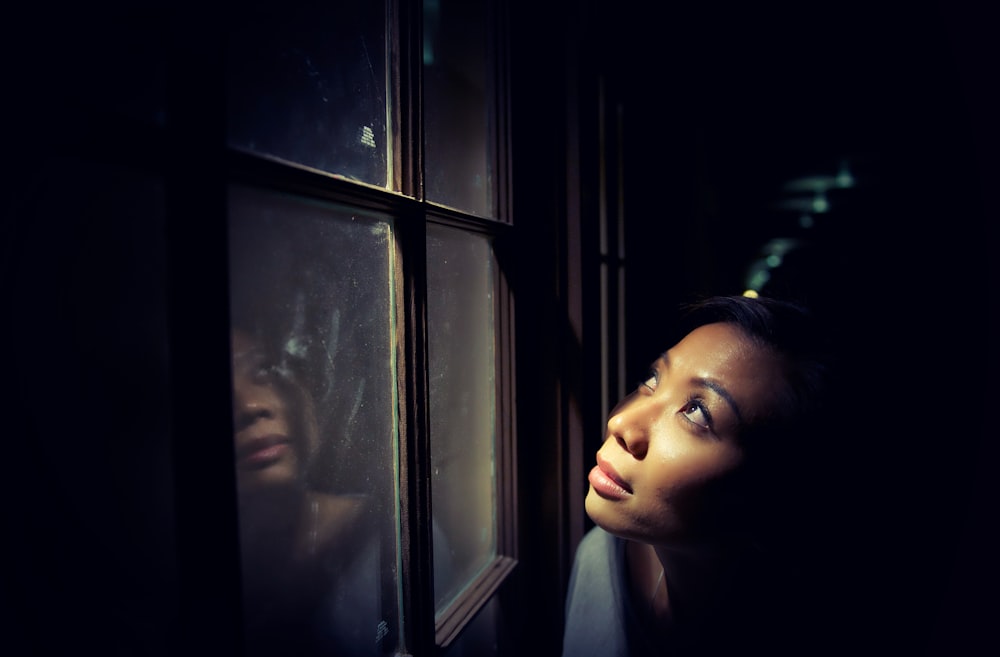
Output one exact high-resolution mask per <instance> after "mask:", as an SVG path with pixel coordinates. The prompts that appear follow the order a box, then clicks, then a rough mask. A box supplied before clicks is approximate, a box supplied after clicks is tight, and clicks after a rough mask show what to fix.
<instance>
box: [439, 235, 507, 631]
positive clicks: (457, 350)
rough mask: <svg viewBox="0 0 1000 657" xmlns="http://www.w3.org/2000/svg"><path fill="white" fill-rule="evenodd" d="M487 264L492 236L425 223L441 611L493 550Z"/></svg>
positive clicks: (489, 278) (489, 284) (490, 285)
mask: <svg viewBox="0 0 1000 657" xmlns="http://www.w3.org/2000/svg"><path fill="white" fill-rule="evenodd" d="M492 263H493V256H492V248H491V244H490V240H489V238H487V237H485V236H483V235H476V234H471V233H467V232H463V231H459V230H456V229H453V228H445V227H443V226H438V225H435V224H431V225H429V226H428V229H427V296H428V298H427V317H428V341H429V345H428V349H429V355H430V371H429V374H430V404H431V406H430V426H431V468H432V470H431V471H432V477H433V478H432V481H431V490H432V503H433V519H434V525H435V532H434V599H435V605H436V608H437V610H438V611H440V610H441V609H442V608H443V607H444V606H445V605H447V604H448V603H449V602H450V601H451V600H452V599H454V597H455V596H456V595H458V594H459V593H461V591H462V589H463V588H464V587H465V586H466V585H467V584H468V583H469V582H470V580H471V579H472V578H474V577H475V576H476V575H477V574H478V573H479V571H480V570H482V568H483V567H484V566H486V565H487V564H488V563H490V561H491V560H492V558H493V556H494V555H495V554H496V520H495V513H494V507H495V504H496V499H495V493H494V491H495V485H494V470H493V462H494V461H493V456H494V451H493V445H494V435H495V432H494V400H495V394H496V393H495V385H494V380H495V377H494V369H495V368H494V358H493V336H494V331H493V273H492V270H493V265H492Z"/></svg>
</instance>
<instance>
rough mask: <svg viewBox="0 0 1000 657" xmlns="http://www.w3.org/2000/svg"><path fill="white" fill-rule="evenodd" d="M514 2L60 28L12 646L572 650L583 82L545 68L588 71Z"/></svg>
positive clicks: (30, 357)
mask: <svg viewBox="0 0 1000 657" xmlns="http://www.w3.org/2000/svg"><path fill="white" fill-rule="evenodd" d="M113 4H115V3H113ZM507 5H508V2H506V0H478V1H475V2H466V1H459V0H441V1H439V2H434V1H433V0H426V1H424V0H412V1H404V2H398V1H396V0H387V1H386V2H384V3H379V2H354V3H348V2H336V1H334V2H312V1H307V0H291V1H290V2H280V3H279V2H273V1H271V2H250V3H243V4H241V5H240V6H239V8H238V9H239V11H236V10H235V6H230V7H229V8H228V9H227V12H225V13H223V12H212V11H210V10H209V9H208V8H206V9H204V10H203V11H202V10H200V11H199V12H198V13H197V15H190V14H187V13H185V12H183V11H182V10H181V9H175V8H168V7H166V6H165V5H162V3H153V4H152V5H150V4H148V3H147V4H145V5H142V6H134V7H129V8H117V7H109V8H107V9H102V8H95V7H79V8H74V9H67V10H66V13H60V14H59V15H58V17H59V18H60V19H61V18H65V20H58V21H57V20H56V16H55V14H52V12H51V11H49V9H50V8H46V9H38V10H37V11H35V10H31V11H28V12H27V13H28V16H27V17H26V18H25V19H24V21H23V22H21V23H19V27H18V29H19V31H21V32H23V33H24V34H25V35H30V36H31V37H32V39H33V41H32V39H29V41H31V42H34V43H36V44H37V45H38V47H37V48H36V49H35V50H36V51H37V52H35V54H36V55H37V56H36V57H31V58H28V59H25V58H24V57H23V52H21V51H20V50H18V51H17V52H15V51H14V50H13V45H12V51H11V53H10V55H11V56H10V57H7V58H5V60H4V61H5V62H7V63H8V64H9V65H10V68H11V71H10V73H11V75H10V76H8V80H9V81H10V82H11V84H10V87H9V89H10V91H11V93H10V96H11V103H10V105H11V106H12V108H13V109H14V113H13V118H11V119H10V125H11V126H12V128H13V129H12V151H11V153H10V154H11V156H12V161H13V162H16V163H17V164H16V167H15V169H16V171H15V174H14V177H12V178H11V179H10V181H9V182H11V184H10V186H9V187H10V190H11V194H10V195H9V196H8V200H7V204H6V205H5V209H10V210H12V212H11V216H12V217H14V218H15V219H16V220H15V221H13V222H11V223H10V232H9V233H5V235H9V236H10V237H11V238H12V239H10V240H9V241H4V245H5V246H7V245H10V246H9V248H7V249H5V255H6V256H9V257H5V258H3V261H4V266H5V267H8V266H9V272H10V274H11V275H10V276H9V277H6V276H5V280H10V281H12V292H11V294H10V297H9V299H10V310H11V316H12V317H17V318H18V321H16V322H7V323H5V327H4V329H5V330H6V331H9V334H8V340H7V344H11V345H17V347H16V349H15V352H16V353H14V354H13V356H12V362H13V364H14V373H13V375H12V377H11V378H12V380H15V381H17V382H18V383H17V384H16V385H15V388H16V391H15V393H16V394H15V395H14V396H13V399H12V407H14V408H17V409H19V411H20V412H18V413H16V414H15V415H16V417H13V418H11V423H12V424H13V428H12V429H11V435H19V436H23V437H24V439H23V440H12V441H10V442H11V443H12V445H11V446H10V450H11V451H10V454H11V455H12V456H13V462H16V463H17V464H18V467H17V468H15V470H16V472H12V473H10V476H8V477H7V478H5V484H7V485H9V486H11V490H10V495H9V497H10V498H11V499H20V500H24V504H18V505H9V506H8V508H7V511H6V513H9V514H10V515H11V516H12V518H11V522H10V523H8V524H9V525H10V526H12V527H14V528H15V529H16V531H14V532H13V533H14V534H15V535H16V538H17V540H15V541H13V545H11V550H12V551H13V557H14V558H13V560H12V563H13V562H16V563H17V564H18V567H17V568H15V569H10V572H8V573H7V575H8V578H7V579H5V581H7V582H9V583H10V587H9V588H10V590H11V591H13V594H12V595H13V597H14V599H16V600H18V601H23V604H19V605H16V606H17V608H18V612H17V613H18V614H21V615H19V616H18V617H17V618H16V619H15V621H14V622H13V623H12V626H15V627H14V628H13V630H12V631H14V632H15V633H17V632H20V633H21V634H20V635H18V636H15V637H13V638H12V642H16V640H17V639H18V638H25V639H28V640H29V641H30V642H31V643H32V644H33V645H35V646H37V652H40V653H46V654H68V653H72V652H76V651H78V650H79V648H80V646H81V645H91V644H93V645H103V646H106V647H108V648H109V649H110V650H111V651H112V652H121V653H129V654H134V653H142V654H162V653H184V654H208V655H220V654H240V653H242V654H245V655H262V654H268V653H271V654H273V653H281V654H298V655H307V654H310V652H312V650H313V649H316V650H319V651H321V652H323V651H325V652H327V653H330V654H332V653H333V652H334V650H333V648H334V647H338V646H343V645H348V646H351V647H352V648H356V650H354V651H353V653H354V654H372V655H396V654H399V655H412V656H413V657H426V656H431V655H441V656H447V657H457V656H461V657H465V656H467V655H477V657H478V656H480V655H482V656H489V655H496V656H498V657H499V656H500V655H511V654H521V653H522V652H523V650H522V649H523V648H525V647H527V646H529V645H531V646H532V647H536V641H537V640H538V639H537V637H538V636H539V631H540V632H541V634H542V635H543V636H544V637H545V639H544V643H543V644H542V645H541V646H538V647H539V649H540V650H541V651H542V652H545V653H551V652H553V651H552V650H551V649H550V648H551V646H552V645H553V643H555V640H557V637H558V634H559V617H560V616H561V614H560V613H559V606H560V605H559V603H560V601H561V590H560V589H561V586H562V583H563V582H562V581H561V580H562V579H563V578H564V577H565V575H566V570H567V568H566V564H565V561H566V559H564V558H563V557H562V556H560V554H559V551H560V550H562V549H563V548H564V547H565V546H566V545H567V544H568V540H567V539H566V537H565V534H563V533H561V532H562V529H563V528H564V527H565V525H567V524H568V522H571V521H568V520H567V516H568V515H572V514H568V513H567V512H566V510H565V509H564V508H563V503H564V500H565V495H564V493H563V490H564V489H566V488H567V485H566V483H565V482H564V481H562V480H561V479H560V478H559V473H560V466H559V464H560V463H561V462H563V454H564V452H565V449H566V448H565V445H566V443H568V442H569V438H568V434H569V433H570V432H571V431H572V430H573V429H572V427H570V428H569V429H567V428H566V427H567V426H570V424H572V423H567V424H566V425H560V424H559V423H560V422H561V421H562V416H560V417H557V414H558V413H560V412H562V411H563V410H566V409H568V408H569V407H570V406H571V405H572V403H573V401H572V400H569V399H568V397H567V398H565V399H562V400H560V402H559V403H560V404H562V406H560V407H559V408H556V407H557V403H556V399H555V398H556V397H557V393H556V391H557V390H561V388H559V387H558V385H557V380H558V379H559V378H560V371H559V369H560V367H561V365H560V362H561V360H562V359H563V355H564V354H563V353H562V351H560V350H559V349H553V348H551V347H552V346H553V345H558V346H560V347H561V346H562V345H563V344H569V341H568V340H564V338H566V337H567V334H568V332H569V331H568V330H567V327H568V326H569V324H568V323H567V322H566V321H565V319H566V318H565V317H564V316H563V315H562V313H563V311H564V306H563V305H562V304H564V303H569V302H568V301H567V302H564V301H563V299H562V298H558V299H554V296H555V295H556V294H557V292H556V291H555V290H556V286H553V285H549V284H548V283H550V282H552V281H554V280H556V279H557V278H558V279H559V281H560V285H562V286H563V287H562V288H559V289H560V290H562V289H564V288H565V286H564V285H563V283H564V282H565V277H563V276H561V274H562V273H563V271H562V268H563V266H564V263H565V259H564V252H563V251H562V250H561V249H562V245H561V244H559V243H558V241H557V240H556V239H553V238H552V236H553V235H555V234H556V233H558V232H560V231H564V232H565V229H564V226H562V225H561V223H560V222H561V221H562V218H563V217H564V213H563V211H562V208H561V207H559V203H557V200H558V199H559V196H560V193H562V192H563V191H564V190H563V189H562V188H561V183H562V180H561V178H560V176H561V174H560V173H558V172H560V171H561V170H566V169H567V168H568V167H566V166H565V162H560V160H559V158H560V157H561V156H562V152H561V150H562V149H561V145H560V144H559V143H557V142H551V143H550V142H549V138H550V137H551V136H553V135H555V134H557V133H558V131H554V130H553V129H552V127H551V126H553V125H561V124H562V114H563V109H562V108H563V106H564V105H565V99H564V98H563V97H562V93H563V91H562V90H561V88H560V87H559V86H558V85H556V86H555V87H554V88H555V89H556V91H554V92H550V90H549V87H550V84H549V83H550V81H551V80H550V79H549V78H550V76H552V75H554V76H555V79H559V78H560V76H561V74H562V69H561V68H559V67H557V68H556V69H555V70H548V69H546V68H545V67H539V66H537V61H551V62H559V61H560V60H559V55H560V52H561V48H562V47H563V45H564V44H563V43H562V42H560V41H558V40H556V41H551V42H550V41H547V40H546V39H543V38H539V35H543V34H548V32H549V31H550V29H549V28H550V26H549V25H548V24H547V23H546V22H544V21H540V20H531V21H508V20H507V18H506V15H507V12H508V11H509V10H512V9H514V8H515V7H516V8H517V9H518V10H520V11H523V12H524V13H525V14H532V15H533V13H534V12H533V9H532V8H529V7H520V6H519V5H517V3H510V8H508V6H507ZM50 14H52V15H50ZM82 24H87V25H88V26H89V27H88V30H86V31H80V30H79V29H78V26H79V25H82ZM511 26H516V27H517V29H518V30H525V31H526V32H527V35H528V37H529V40H528V43H531V44H532V45H531V47H530V48H527V47H525V48H522V49H520V55H519V56H520V59H519V60H518V66H519V67H520V68H521V70H523V71H526V72H527V73H528V75H527V76H522V77H521V78H520V79H521V80H522V82H521V84H522V85H523V86H524V88H525V90H526V91H527V93H522V94H520V101H519V103H520V104H521V105H520V107H521V111H522V114H523V115H524V116H527V117H530V120H528V121H524V122H522V123H521V132H522V133H523V134H524V135H525V136H524V137H523V139H524V140H525V144H526V145H527V147H526V148H524V149H522V152H523V153H525V156H524V157H523V158H522V162H524V163H525V165H523V166H522V167H520V174H519V175H520V176H521V181H522V185H521V188H520V189H521V190H524V191H522V192H519V194H523V196H524V198H525V199H526V200H527V201H530V202H526V203H524V204H523V206H522V207H523V208H524V210H523V211H522V215H518V217H517V221H515V216H514V213H513V207H514V204H513V201H512V199H513V197H514V193H515V191H514V189H515V188H514V186H513V184H512V178H513V173H514V171H515V167H514V165H513V160H512V158H511V153H512V147H511V144H512V142H513V134H514V131H513V129H512V126H513V125H514V122H513V120H512V117H513V113H514V110H513V108H512V102H513V101H512V99H513V98H514V97H515V94H513V93H512V92H511V90H510V89H509V86H510V83H511V80H510V79H509V78H510V76H509V71H510V69H511V67H512V66H513V60H512V59H511V53H512V51H511V50H510V49H508V47H507V44H508V40H509V34H508V32H509V30H510V29H511ZM10 44H14V41H10ZM529 60H530V61H529ZM536 60H537V61H536ZM560 66H561V64H560ZM60 71H61V72H63V73H65V74H66V75H62V74H60V73H58V72H60ZM53 75H55V76H56V77H55V78H54V77H53ZM528 105H530V108H529V107H528ZM521 216H524V217H525V219H526V220H524V221H521ZM5 228H6V225H5ZM525 256H527V257H525ZM553 256H555V257H553ZM7 272H8V269H5V275H6V273H7ZM519 277H520V281H521V284H520V287H519V288H517V289H516V288H515V285H514V283H515V282H516V281H517V280H518V278H519ZM515 292H516V293H517V295H518V308H519V309H520V308H526V309H527V311H526V312H525V313H524V314H523V315H519V317H518V318H515V315H514V301H513V300H514V295H515ZM561 293H562V292H561V291H560V292H559V294H561ZM525 300H528V303H527V304H525ZM525 325H526V326H527V327H528V330H522V327H523V326H525ZM515 342H516V343H517V347H518V353H517V354H515V350H514V347H515ZM521 354H523V355H521ZM574 355H575V354H574ZM518 358H526V359H527V362H528V364H529V365H530V366H531V367H527V368H521V367H519V368H518V370H519V371H524V372H526V374H525V375H524V376H523V378H521V379H520V380H518V381H517V384H518V385H517V386H515V363H519V362H524V361H518V360H517V359H518ZM573 362H574V365H575V364H576V363H577V362H578V359H574V361H573ZM515 392H518V393H519V394H517V395H516V394H515ZM515 399H516V401H517V406H518V408H517V409H515ZM522 409H525V410H522ZM515 411H516V412H515ZM571 413H572V411H567V414H571ZM526 418H527V419H526ZM523 423H524V424H523ZM523 426H528V428H529V430H530V431H529V432H528V435H529V436H531V438H532V443H531V447H532V449H531V450H520V449H518V444H517V440H516V438H517V435H516V434H517V433H518V432H519V431H520V429H521V428H522V427H523ZM574 426H575V425H574ZM525 467H528V468H530V470H529V471H530V474H531V476H530V478H529V477H524V478H523V479H524V480H529V479H530V481H527V482H526V485H524V486H521V485H517V484H518V482H519V481H521V480H522V478H521V477H520V475H519V471H520V470H521V469H522V468H525ZM572 497H573V498H574V499H576V498H577V497H578V496H577V495H575V494H574V495H573V496H572ZM525 500H528V501H529V502H528V503H525V502H524V501H525ZM5 518H6V516H5ZM526 519H527V521H526ZM526 546H527V549H525V547H526ZM528 554H531V555H533V556H532V558H531V559H526V558H525V556H526V555H528ZM67 609H72V610H73V613H67V611H66V610H67ZM22 618H23V619H24V622H21V619H22ZM48 627H58V628H59V630H58V631H51V632H50V631H46V630H45V628H48Z"/></svg>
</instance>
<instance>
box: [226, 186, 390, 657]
mask: <svg viewBox="0 0 1000 657" xmlns="http://www.w3.org/2000/svg"><path fill="white" fill-rule="evenodd" d="M230 203H231V218H230V271H231V325H232V348H233V354H232V355H233V416H234V427H235V439H234V442H235V460H236V473H237V484H238V491H239V503H240V533H241V544H242V558H243V579H244V605H245V610H244V613H245V619H246V630H247V648H248V651H249V652H250V653H251V654H255V655H256V654H261V655H264V654H267V655H278V654H313V651H325V652H326V653H328V654H342V653H346V654H351V655H376V654H383V653H385V652H391V651H392V650H393V649H394V648H395V642H396V640H397V639H396V637H398V630H399V628H398V622H397V621H398V619H399V613H398V609H399V606H398V596H397V594H396V591H397V588H398V587H397V572H398V570H397V563H398V559H397V550H396V545H397V537H396V530H395V527H396V525H397V523H396V522H395V518H396V517H397V506H396V502H395V499H396V495H395V484H394V481H395V475H394V463H395V453H396V430H395V427H396V421H395V412H394V409H395V403H394V390H395V383H394V363H393V357H394V351H393V346H392V345H393V335H394V330H393V312H392V308H393V306H392V290H391V287H390V285H391V282H392V276H391V271H390V267H391V262H392V260H391V258H390V246H391V244H390V242H391V239H392V233H391V224H390V222H389V221H387V220H386V219H382V218H378V217H372V216H365V215H361V214H358V213H351V212H348V211H347V210H345V209H342V208H338V207H332V206H326V205H320V204H318V203H308V202H305V201H302V200H298V199H295V198H293V197H288V196H281V195H277V194H265V193H262V192H256V191H253V190H248V189H243V188H238V187H236V188H233V191H232V194H231V199H230Z"/></svg>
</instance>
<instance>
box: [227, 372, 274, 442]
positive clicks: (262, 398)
mask: <svg viewBox="0 0 1000 657" xmlns="http://www.w3.org/2000/svg"><path fill="white" fill-rule="evenodd" d="M267 393H268V391H267V389H266V388H263V387H262V386H258V385H254V384H253V383H251V382H248V381H242V382H241V381H239V380H237V381H236V382H235V384H234V385H233V420H234V423H235V424H236V431H240V430H241V429H245V428H246V427H248V426H250V425H252V424H253V423H254V422H256V421H257V420H261V419H265V418H271V417H274V404H273V403H272V400H271V395H269V394H267Z"/></svg>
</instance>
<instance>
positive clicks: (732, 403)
mask: <svg viewBox="0 0 1000 657" xmlns="http://www.w3.org/2000/svg"><path fill="white" fill-rule="evenodd" d="M660 360H662V361H663V367H664V369H667V370H669V369H670V356H669V355H668V353H667V352H666V351H664V352H663V353H662V354H660ZM691 383H692V384H694V385H696V386H698V387H700V388H708V389H709V390H711V391H712V392H714V393H715V394H717V395H718V396H720V397H722V399H724V400H725V402H726V403H727V404H729V408H731V409H732V410H733V414H734V415H736V419H737V421H739V423H740V424H743V413H741V412H740V407H739V404H737V403H736V400H735V399H733V396H732V395H730V394H729V391H728V390H726V388H725V386H723V385H722V384H721V383H719V382H718V381H716V380H715V379H706V378H704V377H700V376H696V377H694V378H692V379H691Z"/></svg>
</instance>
